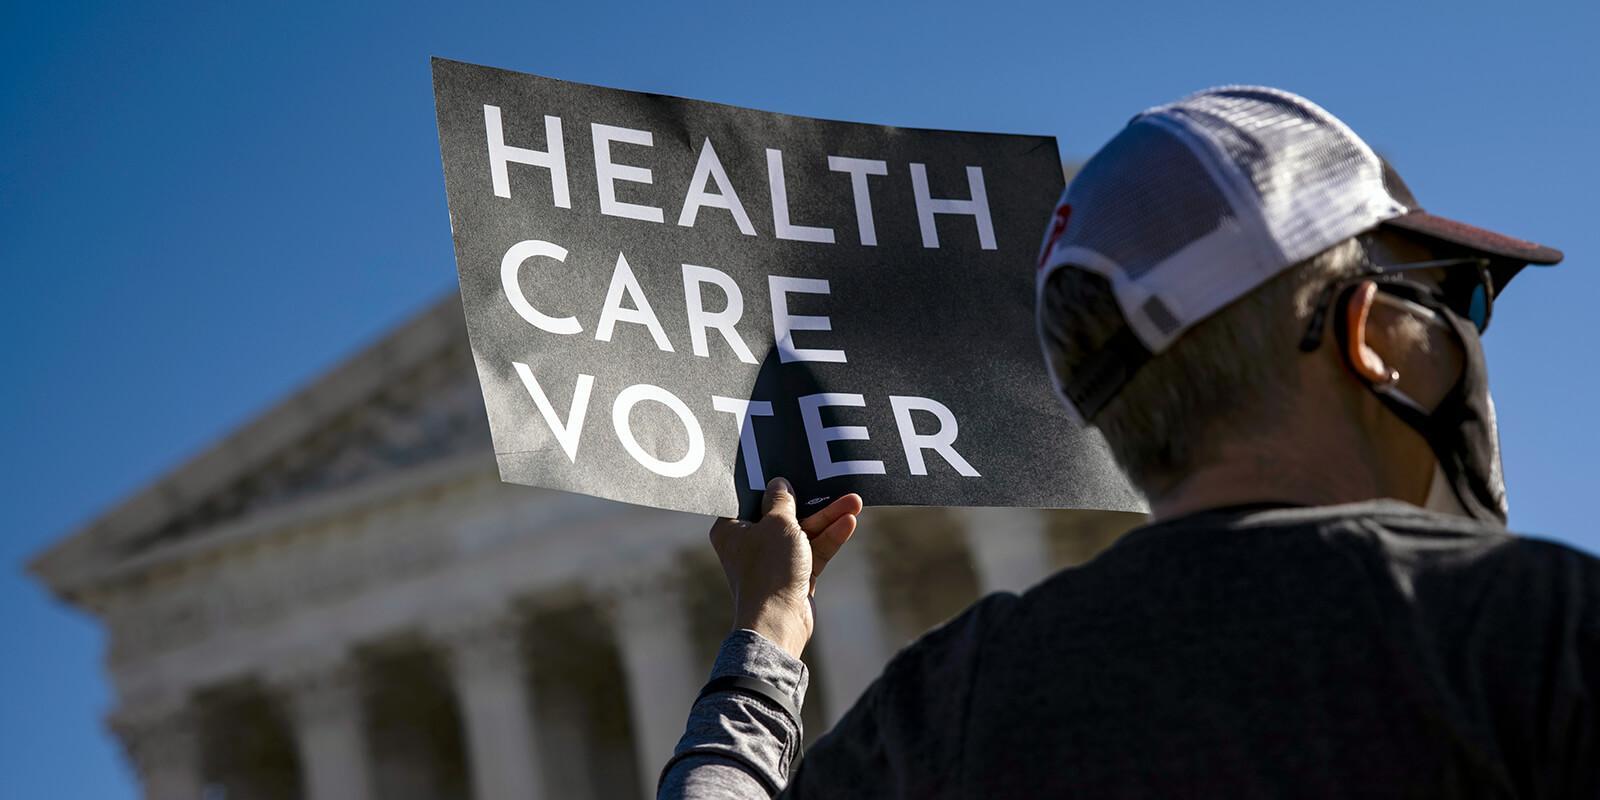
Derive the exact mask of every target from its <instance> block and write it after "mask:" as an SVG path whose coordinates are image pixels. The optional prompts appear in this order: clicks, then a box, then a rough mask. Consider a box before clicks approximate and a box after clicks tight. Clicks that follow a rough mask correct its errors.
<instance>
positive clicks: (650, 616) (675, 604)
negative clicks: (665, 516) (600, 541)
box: [587, 559, 688, 630]
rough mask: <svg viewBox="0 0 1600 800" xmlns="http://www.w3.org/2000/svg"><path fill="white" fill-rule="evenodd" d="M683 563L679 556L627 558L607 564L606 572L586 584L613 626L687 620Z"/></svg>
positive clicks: (596, 604)
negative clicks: (677, 557)
mask: <svg viewBox="0 0 1600 800" xmlns="http://www.w3.org/2000/svg"><path fill="white" fill-rule="evenodd" d="M687 577H688V576H687V574H686V570H685V569H684V566H683V564H681V563H679V562H678V561H677V560H676V559H671V560H661V561H625V562H621V563H618V564H615V565H608V566H607V568H606V571H605V572H604V573H603V574H600V575H596V576H594V577H592V578H590V579H589V581H588V584H587V587H588V589H589V592H590V593H591V594H593V595H594V596H595V606H596V607H597V608H598V609H600V611H601V612H602V613H604V614H605V615H606V617H607V619H608V620H609V621H610V622H611V624H612V626H613V627H616V628H619V629H625V630H627V629H637V628H641V627H647V626H651V625H655V624H659V623H671V624H674V625H682V624H683V623H684V613H685V612H684V609H683V602H682V599H681V598H682V596H683V582H684V581H685V580H686V579H687Z"/></svg>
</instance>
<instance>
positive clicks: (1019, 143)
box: [433, 59, 1141, 517]
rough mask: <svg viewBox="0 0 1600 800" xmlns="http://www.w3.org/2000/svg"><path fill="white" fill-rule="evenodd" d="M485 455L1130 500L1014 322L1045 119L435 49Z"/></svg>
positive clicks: (875, 488)
mask: <svg viewBox="0 0 1600 800" xmlns="http://www.w3.org/2000/svg"><path fill="white" fill-rule="evenodd" d="M433 79H434V95H435V102H436V105H437V110H438V118H439V143H440V151H441V153H442V156H443V160H444V174H445V189H446V192H447V193H448V195H449V203H450V218H451V226H452V230H453V233H454V237H455V249H456V265H457V268H458V270H459V274H460V279H461V300H462V303H463V305H464V306H465V309H466V318H467V326H468V332H469V334H470V337H471V341H472V350H473V355H474V357H475V359H476V361H477V369H478V377H479V379H480V381H481V383H482V387H483V397H484V404H485V406H486V407H487V409H488V413H489V423H490V429H491V431H492V432H493V437H494V449H495V454H496V457H497V459H498V461H499V466H500V474H501V477H502V478H503V479H504V480H506V481H510V482H513V483H521V484H527V485H531V486H542V487H548V488H554V489H563V490H567V491H573V492H582V493H585V494H591V495H597V496H599V497H605V498H610V499H613V500H622V501H626V502H630V503H638V504H642V505H648V506H655V507H659V508H666V509H675V510H680V511H691V512H698V513H705V514H717V515H723V516H732V515H735V514H736V513H737V514H740V515H742V516H746V517H748V516H750V515H752V514H753V513H754V512H755V510H756V507H757V504H758V502H759V498H760V493H761V489H762V488H763V487H764V485H765V484H766V482H767V480H768V479H769V478H771V477H774V476H780V475H781V476H783V477H785V478H788V479H789V481H790V482H791V483H793V484H794V486H795V489H796V491H797V495H798V500H799V502H800V504H801V513H802V515H804V513H805V510H806V509H807V508H810V507H815V506H820V505H821V504H823V503H825V502H826V501H827V500H829V499H830V498H833V497H838V496H840V495H842V494H844V493H846V492H851V491H855V492H860V493H861V494H862V496H863V497H865V498H866V500H867V502H868V503H869V504H873V505H951V506H1027V507H1034V506H1047V507H1071V508H1101V509H1120V510H1136V509H1140V508H1141V505H1140V501H1139V499H1138V497H1137V496H1136V495H1135V494H1134V493H1133V492H1132V491H1131V490H1130V489H1129V488H1128V486H1127V484H1126V483H1125V481H1124V479H1123V478H1122V476H1121V475H1120V473H1118V471H1117V470H1116V468H1115V467H1114V466H1113V465H1112V463H1111V461H1110V459H1109V457H1108V456H1107V454H1106V452H1105V449H1104V445H1103V443H1102V442H1101V441H1100V440H1099V439H1098V437H1097V436H1095V435H1093V434H1090V433H1086V432H1085V431H1084V430H1082V429H1079V428H1078V427H1076V426H1075V425H1074V424H1073V423H1071V422H1070V421H1069V420H1068V418H1067V416H1066V414H1065V413H1064V412H1063V411H1062V410H1061V408H1060V406H1059V403H1058V401H1057V399H1056V398H1055V396H1054V395H1053V394H1052V392H1051V389H1050V385H1049V382H1048V378H1047V377H1046V375H1045V372H1044V366H1043V362H1042V360H1041V358H1040V355H1039V350H1038V346H1037V345H1036V344H1035V341H1034V334H1033V330H1034V323H1033V295H1034V288H1033V280H1034V268H1033V267H1034V264H1033V262H1034V259H1035V256H1036V253H1037V249H1038V245H1039V241H1040V237H1041V234H1042V232H1043V229H1044V226H1045V223H1046V221H1047V219H1048V217H1049V215H1050V211H1051V207H1052V205H1053V204H1054V202H1055V200H1056V197H1057V195H1058V194H1059V193H1060V191H1061V183H1062V178H1061V164H1060V161H1059V157H1058V155H1057V152H1056V145H1055V140H1054V139H1053V138H1050V137H1044V136H1011V135H1001V134H989V133H960V132H954V131H938V130H914V129H907V128H895V127H885V126H879V125H861V124H854V123H846V122H831V121H826V120H817V119H807V118H804V117H795V116H789V115H785V114H775V113H770V112H765V111H754V110H751V109H745V108H735V107H731V106H725V105H719V104H716V103H707V102H700V101H696V100H685V99H680V98H676V97H666V96H662V95H655V94H645V93H640V92H627V91H620V90H616V89H605V88H600V87H596V86H586V85H583V84H577V83H570V82H566V81H559V80H552V79H549V78H542V77H537V76H533V75H526V74H521V73H516V72H508V71H505V70H499V69H491V68H487V67H480V66H474V65H471V64H463V63H459V62H454V61H447V60H442V59H436V60H435V61H434V64H433Z"/></svg>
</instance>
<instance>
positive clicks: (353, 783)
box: [275, 659, 373, 800]
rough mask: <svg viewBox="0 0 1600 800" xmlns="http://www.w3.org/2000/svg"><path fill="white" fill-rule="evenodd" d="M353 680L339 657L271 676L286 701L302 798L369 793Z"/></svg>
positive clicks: (327, 799)
mask: <svg viewBox="0 0 1600 800" xmlns="http://www.w3.org/2000/svg"><path fill="white" fill-rule="evenodd" d="M359 678H360V676H359V674H358V671H357V669H356V668H355V665H354V664H351V663H350V662H348V661H346V660H343V659H327V660H320V661H315V662H309V663H303V664H297V665H295V666H294V667H293V668H290V669H288V670H286V671H284V672H282V673H280V674H279V675H278V676H277V678H276V681H275V682H276V683H277V684H278V686H279V687H281V688H282V690H283V692H284V694H285V696H286V697H287V699H288V706H289V717H290V719H291V721H292V724H293V726H294V738H295V747H296V749H297V751H298V752H299V754H300V784H301V788H302V789H303V791H304V792H305V797H306V800H370V799H371V798H372V797H373V794H372V774H371V767H370V764H369V761H370V759H369V754H368V751H367V736H366V725H365V719H364V717H365V715H364V713H363V711H362V701H361V684H360V680H359Z"/></svg>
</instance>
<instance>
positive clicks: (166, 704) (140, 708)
mask: <svg viewBox="0 0 1600 800" xmlns="http://www.w3.org/2000/svg"><path fill="white" fill-rule="evenodd" d="M199 724H200V720H199V715H198V714H197V713H196V712H195V709H194V708H193V706H191V705H190V704H189V703H188V702H187V701H185V700H181V699H174V698H169V699H163V700H158V701H153V702H142V703H137V704H129V705H123V706H122V707H120V708H118V709H117V710H115V711H113V712H111V714H109V715H108V716H107V717H106V726H107V727H108V728H110V729H111V732H112V733H114V734H116V736H117V738H118V739H121V740H122V746H123V748H124V749H125V750H127V753H128V757H129V758H130V759H132V760H133V762H134V764H135V765H136V766H137V767H138V768H139V771H140V772H141V773H147V772H150V771H152V770H154V769H156V768H159V767H165V766H170V765H178V764H188V763H190V761H191V760H192V759H194V758H195V757H196V755H197V749H198V747H199V742H200V736H199Z"/></svg>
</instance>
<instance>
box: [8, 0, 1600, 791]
mask: <svg viewBox="0 0 1600 800" xmlns="http://www.w3.org/2000/svg"><path fill="white" fill-rule="evenodd" d="M1312 8H1313V7H1307V8H1306V9H1304V10H1301V9H1292V8H1290V6H1288V5H1286V4H1283V3H1258V4H1249V3H1245V4H1234V5H1232V6H1229V7H1224V6H1223V5H1222V4H1217V3H1194V2H1166V3H1149V4H1135V3H1125V2H1101V3H1095V4H1084V3H1061V2H1058V3H1050V4H1033V3H1003V2H992V3H982V4H978V3H970V4H962V5H956V4H948V3H940V2H929V3H916V4H911V3H905V4H899V3H870V2H860V1H859V0H857V2H850V3H835V2H814V3H806V4H776V3H732V2H678V3H661V2H657V3H640V4H637V5H612V4H605V3H599V2H596V3H566V2H563V3H548V4H542V3H531V2H530V3H522V4H510V3H498V4H482V5H473V4H468V3H430V4H413V3H390V4H383V5H378V4H360V5H342V4H338V3H326V2H319V3H287V2H275V3H260V4H250V3H187V4H182V3H157V2H140V3H114V4H113V3H88V4H86V3H72V2H60V3H33V4H26V6H25V5H24V4H21V3H9V4H6V5H5V6H4V8H3V9H0V69H3V74H4V76H5V77H4V79H3V80H4V89H3V91H0V276H3V277H0V280H3V283H0V290H3V295H0V297H3V299H4V302H5V304H6V305H7V307H8V308H9V312H8V313H6V314H4V315H3V316H0V358H3V362H0V365H3V369H4V374H5V375H6V376H7V377H6V379H5V383H4V387H5V388H4V391H3V392H0V453H3V456H0V485H3V486H4V487H5V489H4V491H3V492H0V497H3V498H4V500H3V501H0V626H3V627H0V631H3V633H4V636H5V639H6V641H7V642H8V643H9V647H8V652H7V654H6V657H5V658H4V659H3V660H0V742H5V746H4V747H0V775H3V776H5V778H4V780H5V785H6V788H5V792H4V793H5V794H6V795H7V796H11V797H51V798H126V797H132V796H133V792H134V790H133V784H132V782H131V779H130V777H129V775H128V773H127V771H126V768H125V767H124V766H123V764H122V762H121V760H120V756H119V755H118V754H117V752H116V750H115V748H114V745H113V744H112V742H111V741H110V739H108V738H107V737H106V736H105V735H104V734H103V733H102V725H101V722H100V719H101V717H102V715H103V713H104V711H105V710H106V709H107V707H108V704H109V703H110V702H111V700H110V697H109V694H108V689H107V687H106V682H105V680H104V677H103V675H102V673H101V668H100V657H101V643H100V637H99V635H98V633H97V631H96V629H95V627H94V626H93V625H91V624H90V623H89V622H88V621H87V620H86V619H85V618H84V617H83V616H81V615H79V614H76V613H74V612H70V611H67V610H64V609H63V608H61V607H60V606H58V605H57V604H55V603H54V602H53V601H52V600H50V599H49V598H47V596H46V595H45V594H44V592H43V591H41V590H40V589H39V588H38V587H37V586H36V585H34V584H33V583H32V581H31V580H28V579H25V578H24V577H23V575H22V574H21V569H22V564H23V562H24V560H25V559H26V557H28V556H29V555H31V554H33V553H35V552H37V551H38V550H39V549H40V548H42V547H43V546H45V545H46V544H47V543H49V542H51V541H52V540H54V539H56V538H58V537H60V536H62V535H63V534H65V533H67V532H68V531H70V530H71V529H73V528H74V526H76V525H78V524H79V523H81V522H83V521H84V520H86V519H87V518H88V517H90V516H92V515H93V514H95V513H96V512H98V511H100V510H101V509H104V508H105V507H106V506H108V505H109V504H111V503H113V502H115V501H116V500H117V499H119V498H121V497H123V496H125V495H127V494H128V493H129V492H131V491H134V490H136V489H137V488H138V487H139V486H140V485H142V484H144V483H145V482H147V481H149V480H151V479H152V478H154V477H156V476H157V475H159V474H160V473H161V472H163V471H164V470H167V469H170V468H172V467H173V466H175V465H177V464H179V463H181V462H182V460H183V459H184V458H186V457H187V456H188V455H190V454H192V453H194V452H196V451H197V450H199V449H200V448H202V447H204V446H205V445H206V444H207V443H209V442H212V441H214V440H215V439H216V438H217V437H219V436H221V435H223V434H224V433H226V432H227V431H228V430H230V429H231V428H233V427H235V426H237V425H239V424H240V423H242V422H244V421H246V420H248V419H249V418H251V417H252V416H253V415H255V414H257V413H259V412H260V411H262V410H263V409H265V408H267V407H268V406H270V405H271V404H272V403H273V402H274V401H275V400H277V399H278V398H280V397H282V396H284V395H285V394H286V393H287V392H288V391H290V390H291V389H292V388H294V387H296V386H298V385H300V384H302V383H303V382H305V381H307V380H309V379H311V378H312V377H314V376H315V375H317V374H318V373H319V372H321V371H322V370H324V369H327V368H328V367H330V366H332V365H333V364H335V363H336V362H337V361H338V360H339V359H340V358H341V357H343V356H346V355H348V354H350V353H352V352H354V351H355V350H357V349H359V348H360V347H361V346H363V345H364V344H366V343H368V342H371V341H372V340H373V339H374V338H375V337H377V336H379V335H380V334H381V333H382V332H383V331H385V330H386V329H388V328H389V327H391V326H393V325H394V324H396V323H397V322H399V321H401V320H403V319H405V318H406V317H407V316H408V315H410V314H412V313H413V312H415V311H417V310H419V309H421V308H423V307H425V306H426V305H427V304H428V303H430V302H431V301H432V300H434V299H435V298H438V297H439V296H441V295H443V294H445V293H447V292H449V291H450V290H451V288H452V286H453V285H454V282H455V274H454V266H453V260H452V255H451V249H450V237H449V226H448V219H447V216H446V212H445V201H444V189H443V181H442V178H441V174H440V166H439V157H438V142H437V138H436V135H435V132H434V120H433V103H432V96H431V85H430V81H429V73H428V57H429V56H430V55H442V56H447V57H450V58H456V59H461V60H466V61H473V62H477V63H483V64H489V65H494V66H500V67H506V68H510V69H517V70H522V71H527V72H535V73H540V74H543V75H549V76H552V77H557V78H566V79H570V80H577V81H584V82H589V83H598V84H603V85H610V86H616V87H620V88H626V89H635V90H644V91H653V92H664V93H669V94H676V95H683V96H688V97H695V98H702V99H708V100H716V101H720V102H724V103H732V104H736V105H745V106H752V107H756V108H764V109H771V110H778V111H785V112H789V113H794V114H803V115H809V116H819V117H828V118H835V119H846V120H857V121H862V122H879V123H891V124H898V125H909V126H918V127H933V128H956V129H971V130H993V131H1007V132H1017V133H1042V134H1053V135H1055V136H1057V137H1059V139H1060V143H1061V148H1062V152H1063V153H1064V154H1065V155H1067V156H1069V157H1071V156H1079V157H1081V156H1084V155H1087V154H1089V153H1091V152H1093V151H1094V149H1095V148H1097V147H1098V146H1099V145H1100V144H1101V143H1102V142H1104V141H1105V140H1106V139H1107V138H1109V137H1110V136H1111V135H1112V134H1113V133H1115V131H1116V130H1117V129H1118V128H1119V127H1120V126H1121V125H1122V124H1123V123H1124V122H1126V120H1127V118H1128V117H1129V116H1130V115H1132V114H1133V113H1134V112H1136V111H1138V110H1139V109H1141V108H1144V107H1146V106H1149V105H1153V104H1155V103H1159V102H1163V101H1167V100H1171V99H1174V98H1176V97H1178V96H1180V95H1182V94H1185V93H1187V92H1190V91H1193V90H1195V89H1199V88H1202V87H1205V86H1207V85H1213V84H1220V83H1240V82H1247V83H1267V84H1273V85H1278V86H1282V87H1284V88H1288V89H1291V90H1294V91H1297V92H1300V93H1302V94H1305V95H1307V96H1309V97H1311V98H1312V99H1314V100H1316V101H1318V102H1319V103H1321V104H1322V105H1324V106H1326V107H1327V108H1329V109H1330V110H1332V111H1333V112H1334V113H1335V114H1338V115H1340V116H1341V117H1343V118H1344V119H1345V120H1346V121H1347V122H1349V123H1350V124H1351V125H1352V126H1353V127H1354V128H1355V129H1356V130H1357V131H1359V132H1361V133H1362V134H1363V135H1364V136H1365V137H1366V138H1367V139H1368V141H1370V142H1371V143H1372V144H1373V145H1374V146H1375V147H1377V148H1378V149H1379V150H1381V151H1383V152H1384V153H1386V154H1387V155H1388V156H1389V157H1390V158H1391V160H1392V161H1394V162H1395V164H1396V165H1397V166H1398V167H1399V169H1400V170H1401V172H1402V173H1403V174H1404V175H1405V176H1406V178H1407V180H1408V182H1409V183H1410V184H1411V186H1412V188H1413V189H1415V190H1416V191H1417V194H1418V195H1419V197H1420V198H1421V200H1422V201H1423V202H1424V203H1425V204H1426V205H1428V206H1429V207H1430V208H1431V209H1432V210H1434V211H1438V212H1442V213H1446V214H1450V215H1453V216H1457V217H1460V218H1464V219H1466V220H1469V221H1474V222H1481V223H1485V224H1489V225H1492V226H1495V227H1497V228H1500V229H1502V230H1505V231H1506V232H1509V233H1513V234H1516V235H1521V236H1524V237H1526V238H1531V239H1534V240H1537V241H1541V242H1546V243H1549V244H1553V245H1556V246H1558V247H1561V248H1563V249H1564V250H1565V251H1566V253H1567V263H1566V264H1565V265H1563V266H1562V267H1559V268H1557V269H1555V270H1552V271H1545V272H1539V273H1535V274H1525V275H1524V276H1523V277H1521V278H1519V279H1518V282H1517V284H1516V285H1514V286H1513V287H1512V289H1511V291H1510V292H1508V293H1507V294H1506V295H1505V297H1504V298H1503V300H1502V302H1501V303H1500V304H1498V305H1497V307H1496V316H1495V325H1494V328H1493V329H1492V330H1491V332H1490V335H1489V336H1488V337H1487V347H1488V352H1489V357H1490V368H1491V376H1492V381H1493V387H1494V391H1495V395H1496V397H1497V399H1498V401H1499V408H1500V417H1501V425H1502V436H1503V439H1504V444H1505V462H1506V470H1507V475H1508V479H1509V482H1510V488H1511V499H1512V508H1513V511H1512V522H1513V526H1514V527H1516V528H1519V529H1522V530H1528V531H1534V532H1539V533H1543V534H1546V535H1550V536H1553V537H1555V538H1558V539H1562V540H1565V541H1568V542H1572V543H1575V544H1577V545H1578V546H1580V547H1583V548H1585V549H1588V550H1590V551H1596V550H1600V533H1597V532H1596V530H1595V527H1594V524H1593V522H1592V519H1593V513H1592V505H1591V504H1592V503H1593V502H1594V495H1595V492H1596V490H1597V489H1600V481H1597V480H1596V475H1597V474H1600V471H1597V470H1596V468H1595V466H1594V459H1595V455H1596V453H1597V451H1600V434H1597V433H1596V427H1595V424H1594V421H1593V415H1592V410H1591V409H1592V406H1593V398H1594V396H1595V395H1596V393H1597V391H1600V378H1597V377H1596V375H1595V371H1594V369H1593V365H1594V364H1595V363H1596V359H1595V357H1594V356H1593V354H1592V353H1591V351H1590V348H1591V346H1592V344H1591V343H1592V342H1593V340H1594V339H1595V334H1594V332H1593V329H1592V327H1591V326H1592V324H1593V320H1594V319H1595V317H1596V315H1595V311H1594V304H1595V303H1596V302H1597V301H1600V271H1597V265H1596V264H1594V263H1593V262H1594V261H1595V260H1596V257H1597V256H1600V224H1597V223H1596V222H1595V214H1596V211H1597V204H1596V202H1595V200H1594V193H1595V190H1596V185H1597V179H1600V169H1597V166H1600V156H1597V148H1596V146H1595V131H1596V130H1600V63H1597V58H1596V56H1595V55H1594V52H1595V50H1594V44H1593V38H1594V33H1595V31H1596V30H1600V11H1597V9H1600V5H1597V4H1595V3H1592V2H1589V3H1580V2H1571V3H1554V4H1550V3H1518V4H1511V3H1499V4H1492V5H1491V4H1475V3H1470V2H1457V3H1438V4H1412V3H1396V2H1392V1H1391V2H1384V3H1347V4H1339V5H1333V4H1320V5H1316V6H1314V8H1315V11H1313V10H1312Z"/></svg>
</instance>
